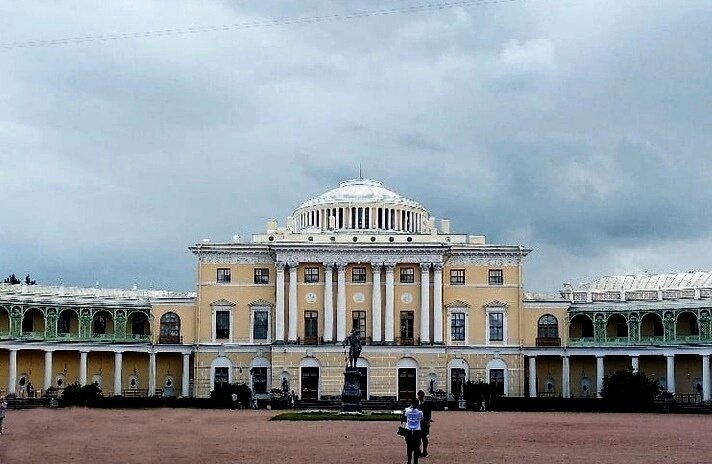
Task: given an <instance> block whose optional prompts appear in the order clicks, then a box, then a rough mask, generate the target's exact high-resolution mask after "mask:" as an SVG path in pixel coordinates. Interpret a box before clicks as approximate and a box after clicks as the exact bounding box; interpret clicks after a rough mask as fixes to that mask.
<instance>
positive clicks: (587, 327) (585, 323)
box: [569, 314, 593, 340]
mask: <svg viewBox="0 0 712 464" xmlns="http://www.w3.org/2000/svg"><path fill="white" fill-rule="evenodd" d="M569 338H571V339H580V340H585V339H591V340H593V321H592V320H591V318H590V317H589V316H588V315H586V314H577V315H575V316H574V317H572V318H571V323H570V325H569Z"/></svg>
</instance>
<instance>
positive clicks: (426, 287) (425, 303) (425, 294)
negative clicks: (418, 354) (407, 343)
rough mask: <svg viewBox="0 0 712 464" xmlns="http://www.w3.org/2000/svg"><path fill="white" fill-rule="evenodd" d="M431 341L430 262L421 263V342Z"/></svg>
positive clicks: (422, 343)
mask: <svg viewBox="0 0 712 464" xmlns="http://www.w3.org/2000/svg"><path fill="white" fill-rule="evenodd" d="M427 343H430V263H421V264H420V344H421V345H424V344H427Z"/></svg>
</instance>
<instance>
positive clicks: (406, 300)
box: [401, 292, 413, 304]
mask: <svg viewBox="0 0 712 464" xmlns="http://www.w3.org/2000/svg"><path fill="white" fill-rule="evenodd" d="M401 301H402V302H403V303H405V304H410V303H412V302H413V295H411V293H410V292H405V293H403V294H402V295H401Z"/></svg>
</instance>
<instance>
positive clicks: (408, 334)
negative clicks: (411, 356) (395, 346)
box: [400, 311, 415, 345]
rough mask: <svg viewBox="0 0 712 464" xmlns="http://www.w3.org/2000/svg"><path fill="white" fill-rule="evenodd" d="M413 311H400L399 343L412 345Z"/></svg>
mask: <svg viewBox="0 0 712 464" xmlns="http://www.w3.org/2000/svg"><path fill="white" fill-rule="evenodd" d="M413 314H414V313H413V311H401V313H400V344H401V345H413V344H414V342H415V340H414V339H413Z"/></svg>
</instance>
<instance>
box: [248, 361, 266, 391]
mask: <svg viewBox="0 0 712 464" xmlns="http://www.w3.org/2000/svg"><path fill="white" fill-rule="evenodd" d="M251 372H252V391H253V392H254V393H267V368H266V367H253V368H252V369H251Z"/></svg>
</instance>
